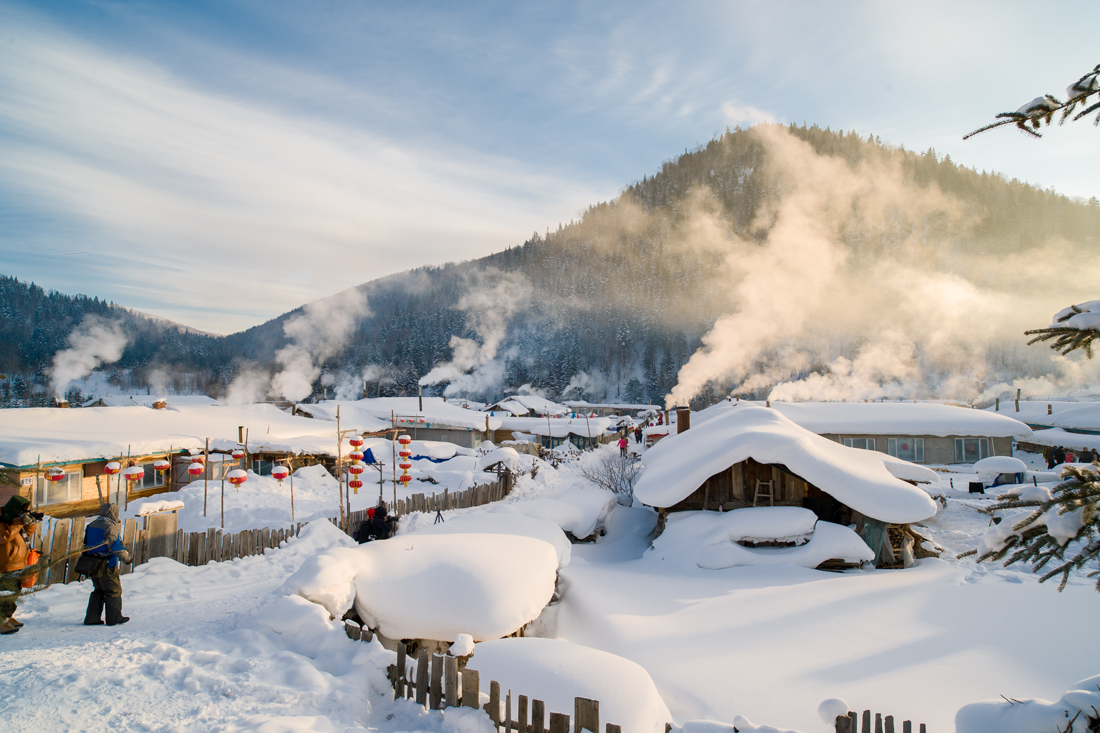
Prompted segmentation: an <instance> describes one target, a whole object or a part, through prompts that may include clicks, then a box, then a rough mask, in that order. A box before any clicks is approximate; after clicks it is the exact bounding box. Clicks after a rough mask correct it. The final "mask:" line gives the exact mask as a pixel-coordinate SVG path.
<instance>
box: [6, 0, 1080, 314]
mask: <svg viewBox="0 0 1100 733" xmlns="http://www.w3.org/2000/svg"><path fill="white" fill-rule="evenodd" d="M1097 20H1100V6H1098V5H1096V4H1095V3H1086V2H1080V3H1047V4H1044V5H1042V6H1041V7H1040V6H1036V5H1034V4H1033V3H1028V4H1024V3H1017V2H942V3H938V2H931V3H921V4H919V6H918V5H917V4H914V3H905V4H902V3H876V2H837V3H811V2H781V1H780V2H739V3H698V2H697V3H693V2H680V3H646V2H600V3H554V4H551V3H545V4H525V3H515V2H511V3H503V2H501V3H476V2H468V3H461V4H460V3H451V4H438V3H420V2H406V3H371V2H303V1H298V2H279V1H278V0H264V1H263V2H260V1H255V2H252V1H247V0H241V1H234V0H224V1H222V2H194V1H191V2H126V1H125V0H114V1H112V0H94V1H82V2H81V1H72V2H67V1H64V0H54V1H52V2H50V3H29V2H28V3H19V2H3V0H0V272H2V273H5V274H11V275H15V276H17V277H20V278H21V279H27V280H34V281H35V282H37V283H38V284H40V285H42V286H44V287H46V288H52V289H57V290H61V291H63V292H68V293H86V294H89V295H99V296H100V297H106V298H108V299H112V300H114V301H116V302H118V303H121V304H123V305H127V306H130V307H133V308H137V309H140V310H144V311H147V312H150V313H154V314H157V315H160V316H163V317H166V318H171V319H173V320H178V321H181V322H183V323H186V324H188V325H191V326H193V327H196V328H200V329H206V330H210V331H214V332H219V333H227V332H231V331H235V330H239V329H242V328H247V327H249V326H251V325H255V324H257V323H260V322H262V321H264V320H266V319H268V318H270V317H273V316H275V315H278V314H280V313H282V312H285V311H287V310H289V309H291V308H294V307H297V306H298V305H300V304H302V303H305V302H308V301H310V300H314V299H316V298H318V297H322V296H325V295H329V294H332V293H335V292H338V291H340V290H342V289H344V288H347V287H350V286H351V285H354V284H357V283H359V282H363V281H366V280H370V279H373V278H375V277H379V276H382V275H386V274H389V273H392V272H397V271H400V270H403V269H406V268H408V267H414V266H419V265H424V264H433V263H442V262H445V261H450V260H460V259H467V258H470V257H477V256H480V255H483V254H486V253H488V252H492V251H496V250H499V249H502V248H504V247H506V246H509V245H513V244H518V243H520V242H522V241H523V240H524V239H525V238H526V237H528V236H530V234H531V232H532V231H534V230H539V231H542V230H544V229H546V228H548V227H549V228H556V227H557V224H558V223H559V222H568V221H569V220H570V219H571V218H574V217H576V216H577V215H578V214H579V212H580V211H581V210H582V209H583V208H585V207H586V206H587V205H589V204H592V203H595V202H597V201H600V200H606V199H609V198H612V197H614V196H615V195H616V194H617V193H618V192H619V191H620V190H621V189H622V188H623V187H624V186H625V185H627V184H629V183H630V182H632V181H634V180H636V179H639V178H641V177H642V175H645V174H651V173H653V172H654V171H656V170H658V169H659V167H660V164H661V162H662V161H664V160H667V159H669V158H673V157H675V156H676V155H678V154H680V153H682V152H683V151H684V149H685V148H691V147H694V146H695V145H696V144H698V143H705V142H706V141H707V140H708V139H710V138H711V137H712V136H713V135H715V134H717V133H719V132H720V131H722V130H724V129H725V128H726V126H727V125H729V126H733V125H738V124H739V125H742V126H747V125H750V124H753V123H754V122H758V121H762V120H774V121H781V122H790V121H794V122H799V123H801V122H803V121H805V122H808V123H817V124H819V125H822V126H829V127H832V128H834V129H836V128H842V129H845V130H851V129H854V130H856V131H858V132H860V133H861V134H864V135H866V134H868V133H872V134H876V135H879V136H880V137H881V138H882V139H883V140H884V141H889V142H892V143H894V144H900V145H905V146H906V147H907V148H910V149H918V150H924V149H927V148H929V147H934V148H935V149H936V150H937V151H939V152H940V153H942V154H950V155H951V157H952V159H953V160H955V161H956V162H959V163H962V164H965V165H968V166H969V165H973V166H975V167H977V168H978V169H979V170H981V169H989V170H998V171H1000V172H1002V173H1004V174H1006V175H1007V176H1009V177H1016V178H1020V179H1022V180H1027V181H1029V182H1032V183H1037V184H1040V185H1042V186H1044V187H1054V188H1056V189H1057V190H1059V191H1061V192H1063V193H1067V194H1070V195H1075V196H1084V197H1088V196H1091V195H1093V194H1100V179H1098V176H1100V174H1098V173H1097V166H1096V165H1095V161H1096V160H1097V154H1098V153H1100V131H1097V130H1096V129H1095V128H1094V127H1092V126H1091V125H1090V124H1087V123H1077V124H1075V125H1067V126H1066V127H1063V128H1056V129H1053V130H1051V131H1050V132H1049V133H1048V134H1047V135H1046V137H1045V139H1044V140H1042V141H1038V142H1036V141H1031V140H1028V139H1025V138H1024V137H1023V136H1022V135H1021V134H1019V133H1016V132H1014V131H1011V130H1007V129H1006V130H997V131H993V132H990V133H987V134H986V135H983V136H980V137H978V138H975V139H973V140H971V141H967V142H963V141H962V139H961V138H962V135H963V134H964V133H966V132H968V131H970V130H971V129H974V128H975V127H978V126H980V125H982V124H984V123H986V122H988V121H991V120H992V119H993V115H994V114H995V113H997V112H1001V111H1005V110H1009V109H1015V108H1016V107H1018V106H1019V105H1021V104H1023V103H1024V102H1026V101H1028V100H1029V99H1031V98H1032V97H1033V96H1037V95H1039V94H1041V93H1044V92H1051V93H1054V94H1056V95H1061V94H1063V90H1064V88H1065V86H1066V85H1067V84H1068V83H1069V82H1071V81H1073V80H1074V79H1076V78H1077V77H1078V76H1080V75H1081V74H1083V73H1084V72H1085V71H1087V70H1089V69H1091V68H1092V66H1093V65H1095V64H1096V63H1097V62H1100V58H1097V57H1096V54H1095V44H1094V42H1093V41H1092V39H1091V37H1090V36H1089V33H1090V32H1091V30H1092V29H1094V28H1095V27H1096V24H1097Z"/></svg>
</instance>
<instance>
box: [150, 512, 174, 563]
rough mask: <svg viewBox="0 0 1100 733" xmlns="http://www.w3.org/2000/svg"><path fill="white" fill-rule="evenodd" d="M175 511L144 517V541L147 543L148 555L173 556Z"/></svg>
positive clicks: (151, 556)
mask: <svg viewBox="0 0 1100 733" xmlns="http://www.w3.org/2000/svg"><path fill="white" fill-rule="evenodd" d="M177 523H178V515H177V513H176V512H164V513H162V514H153V515H151V516H149V517H146V518H145V532H146V542H148V543H149V545H148V546H149V557H150V558H153V557H175V554H176V553H175V550H176V548H175V544H176V525H177Z"/></svg>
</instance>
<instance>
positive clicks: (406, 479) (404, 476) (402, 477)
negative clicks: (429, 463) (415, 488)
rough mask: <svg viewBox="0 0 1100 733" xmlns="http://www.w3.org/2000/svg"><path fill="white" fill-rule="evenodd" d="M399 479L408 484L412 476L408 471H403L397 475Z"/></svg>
mask: <svg viewBox="0 0 1100 733" xmlns="http://www.w3.org/2000/svg"><path fill="white" fill-rule="evenodd" d="M397 480H398V481H400V482H401V483H403V484H406V485H407V484H408V483H409V482H410V481H412V476H410V475H409V474H407V473H403V474H401V475H400V476H398V477H397Z"/></svg>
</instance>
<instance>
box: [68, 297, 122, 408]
mask: <svg viewBox="0 0 1100 733" xmlns="http://www.w3.org/2000/svg"><path fill="white" fill-rule="evenodd" d="M129 343H130V338H129V337H128V336H127V335H126V334H124V333H123V332H122V326H121V325H120V324H119V323H117V322H110V321H105V320H103V319H102V318H99V317H97V316H85V317H84V320H83V321H81V323H80V325H79V326H78V327H77V328H76V329H74V330H73V332H72V333H70V334H69V348H67V349H64V350H63V351H59V352H57V353H56V354H55V355H54V357H53V368H52V369H51V370H50V382H51V385H52V387H53V392H54V395H55V396H56V397H57V399H58V400H61V399H64V396H65V390H66V389H68V387H69V385H70V384H72V383H73V382H74V381H76V380H77V379H80V378H81V377H84V376H86V375H88V374H91V373H92V372H93V371H95V369H96V368H97V367H100V366H103V365H104V364H113V363H114V362H116V361H118V360H119V359H120V358H122V352H123V351H124V350H125V349H126V346H127V344H129Z"/></svg>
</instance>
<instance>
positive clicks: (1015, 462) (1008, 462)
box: [974, 456, 1027, 477]
mask: <svg viewBox="0 0 1100 733" xmlns="http://www.w3.org/2000/svg"><path fill="white" fill-rule="evenodd" d="M1026 470H1027V464H1026V463H1024V462H1023V461H1021V460H1020V459H1019V458H1013V457H1012V456H990V457H989V458H983V459H982V460H980V461H978V462H977V463H975V464H974V473H977V474H979V475H981V476H991V477H992V476H996V475H998V474H1001V473H1023V472H1024V471H1026Z"/></svg>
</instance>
